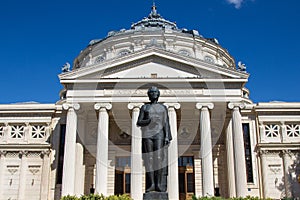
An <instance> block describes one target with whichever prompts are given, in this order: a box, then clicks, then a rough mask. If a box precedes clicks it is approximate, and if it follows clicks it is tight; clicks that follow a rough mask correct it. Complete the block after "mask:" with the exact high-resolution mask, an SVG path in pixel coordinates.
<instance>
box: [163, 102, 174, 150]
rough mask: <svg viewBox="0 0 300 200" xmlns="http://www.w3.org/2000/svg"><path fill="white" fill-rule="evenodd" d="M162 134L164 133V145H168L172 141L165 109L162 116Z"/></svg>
mask: <svg viewBox="0 0 300 200" xmlns="http://www.w3.org/2000/svg"><path fill="white" fill-rule="evenodd" d="M164 132H165V145H168V144H169V143H170V141H171V140H172V134H171V128H170V123H169V115H168V109H167V108H166V107H165V116H164Z"/></svg>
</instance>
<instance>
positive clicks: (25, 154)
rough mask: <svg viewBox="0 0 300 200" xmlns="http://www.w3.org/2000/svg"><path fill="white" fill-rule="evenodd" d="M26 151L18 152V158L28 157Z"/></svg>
mask: <svg viewBox="0 0 300 200" xmlns="http://www.w3.org/2000/svg"><path fill="white" fill-rule="evenodd" d="M28 153H29V152H28V151H26V150H25V151H19V158H22V157H23V156H27V155H28Z"/></svg>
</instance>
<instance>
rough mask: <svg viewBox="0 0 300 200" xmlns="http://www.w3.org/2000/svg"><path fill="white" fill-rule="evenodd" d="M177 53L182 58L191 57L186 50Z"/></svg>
mask: <svg viewBox="0 0 300 200" xmlns="http://www.w3.org/2000/svg"><path fill="white" fill-rule="evenodd" d="M178 53H179V54H180V55H183V56H191V54H190V52H188V51H187V50H184V49H182V50H180V51H178Z"/></svg>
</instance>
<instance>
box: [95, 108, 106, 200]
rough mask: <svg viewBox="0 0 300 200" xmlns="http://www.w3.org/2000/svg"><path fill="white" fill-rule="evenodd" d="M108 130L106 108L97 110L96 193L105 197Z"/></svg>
mask: <svg viewBox="0 0 300 200" xmlns="http://www.w3.org/2000/svg"><path fill="white" fill-rule="evenodd" d="M108 129H109V116H108V113H107V110H106V107H104V106H101V107H100V109H99V121H98V137H97V157H96V183H95V184H96V186H95V190H96V193H99V194H103V195H104V196H106V195H107V180H108V177H107V176H108Z"/></svg>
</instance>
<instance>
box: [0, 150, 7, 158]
mask: <svg viewBox="0 0 300 200" xmlns="http://www.w3.org/2000/svg"><path fill="white" fill-rule="evenodd" d="M6 154H7V151H5V150H0V158H1V157H2V156H6Z"/></svg>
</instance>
